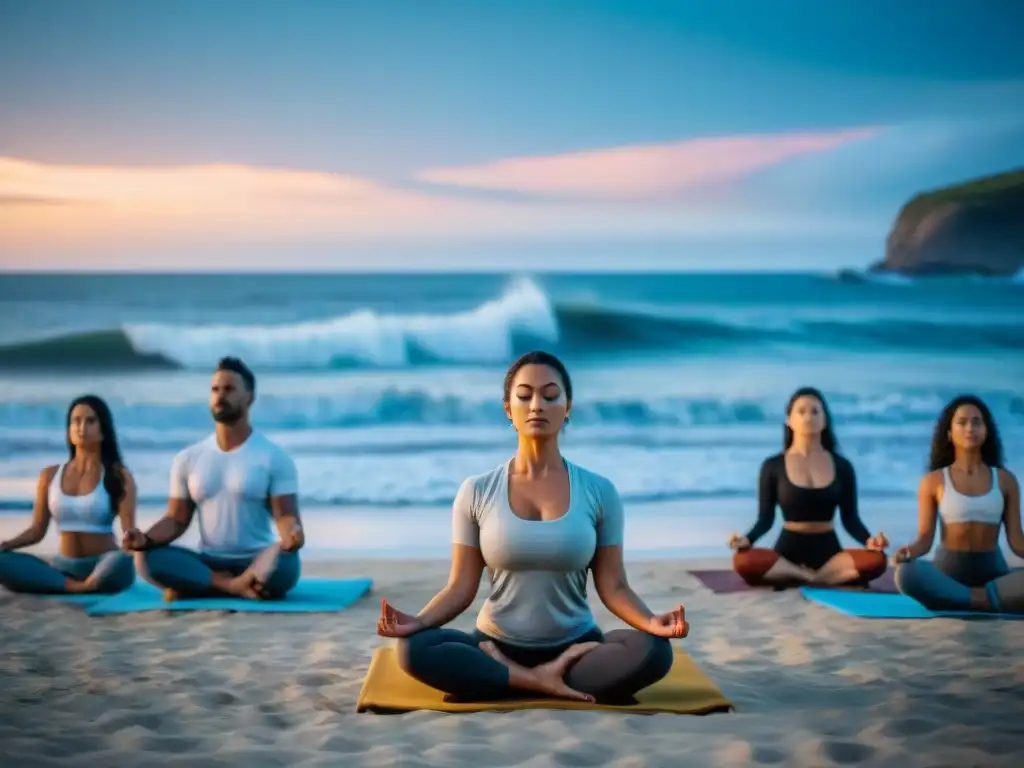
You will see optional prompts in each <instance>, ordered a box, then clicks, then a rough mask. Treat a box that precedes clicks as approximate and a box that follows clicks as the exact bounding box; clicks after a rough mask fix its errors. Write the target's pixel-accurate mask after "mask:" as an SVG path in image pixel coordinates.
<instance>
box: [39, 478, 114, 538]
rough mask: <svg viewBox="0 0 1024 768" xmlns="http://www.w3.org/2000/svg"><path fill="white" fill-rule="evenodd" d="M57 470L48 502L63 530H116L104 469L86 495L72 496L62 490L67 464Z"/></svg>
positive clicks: (83, 531) (75, 531)
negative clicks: (98, 479) (104, 482)
mask: <svg viewBox="0 0 1024 768" xmlns="http://www.w3.org/2000/svg"><path fill="white" fill-rule="evenodd" d="M66 466H67V465H66V464H62V465H61V468H60V469H58V470H57V471H56V472H55V473H54V474H53V480H52V481H50V491H49V493H48V495H47V502H48V504H49V506H50V515H51V516H52V517H53V520H54V522H56V523H57V529H58V530H59V531H61V532H62V533H110V532H111V531H112V530H113V524H114V512H113V510H111V508H110V494H108V493H107V489H106V488H104V487H103V472H102V470H101V472H100V481H99V482H98V483H97V484H96V487H95V488H93V489H92V491H90V492H89V493H87V494H85V495H83V496H68V495H67V494H66V493H64V491H63V490H61V480H62V479H63V477H64V467H66Z"/></svg>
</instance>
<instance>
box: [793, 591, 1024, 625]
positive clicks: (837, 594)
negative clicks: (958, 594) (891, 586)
mask: <svg viewBox="0 0 1024 768" xmlns="http://www.w3.org/2000/svg"><path fill="white" fill-rule="evenodd" d="M800 592H801V594H803V596H804V597H806V598H807V599H808V600H810V601H811V602H814V603H818V604H819V605H824V606H825V607H826V608H831V609H832V610H834V611H839V612H840V613H845V614H846V615H847V616H856V617H858V618H861V619H944V618H961V619H966V618H976V619H1005V620H1010V621H1012V620H1015V619H1016V620H1021V619H1024V615H1022V614H1015V613H988V612H985V611H930V610H928V609H927V608H925V607H924V606H923V605H921V604H920V603H919V602H917V601H916V600H914V599H913V598H910V597H907V596H906V595H888V594H881V593H878V592H846V591H843V590H838V589H818V588H815V587H801V588H800Z"/></svg>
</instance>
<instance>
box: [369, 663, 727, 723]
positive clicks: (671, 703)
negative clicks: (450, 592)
mask: <svg viewBox="0 0 1024 768" xmlns="http://www.w3.org/2000/svg"><path fill="white" fill-rule="evenodd" d="M636 698H637V703H636V704H630V705H627V706H611V705H608V704H588V703H587V702H583V701H563V700H560V699H544V698H540V699H526V698H523V699H513V700H508V701H483V702H449V701H445V695H444V693H442V692H441V691H439V690H437V689H436V688H431V687H430V686H429V685H424V684H423V683H421V682H419V681H418V680H414V679H413V678H411V677H409V676H408V675H407V674H405V672H403V671H402V670H401V668H400V667H399V666H398V659H397V658H396V656H395V649H394V648H378V649H377V650H376V651H374V653H373V658H372V659H371V660H370V668H369V669H368V670H367V672H366V679H365V680H364V681H363V688H362V690H361V691H360V692H359V701H358V702H357V703H356V711H357V712H374V713H377V714H384V713H397V712H411V711H413V710H418V709H428V710H433V711H435V712H498V711H509V710H515V709H594V710H604V711H609V712H626V713H633V714H646V715H653V714H657V713H659V712H665V713H674V714H677V715H705V714H708V713H710V712H728V711H730V710H732V709H733V706H732V702H730V701H729V700H728V699H727V698H725V696H724V695H723V694H722V692H721V690H719V688H718V686H717V685H715V684H714V683H713V682H711V679H710V678H709V677H708V676H707V675H705V674H704V672H703V671H701V669H700V667H698V666H697V665H696V664H695V663H694V661H693V659H691V658H690V657H689V656H688V655H687V654H686V653H685V652H684V651H681V650H677V651H676V653H675V662H674V663H673V664H672V669H671V671H670V672H669V673H668V675H667V676H665V677H664V678H663V679H661V680H659V681H658V682H657V683H655V684H654V685H652V686H650V687H648V688H644V689H643V690H642V691H640V692H639V693H638V694H637V695H636Z"/></svg>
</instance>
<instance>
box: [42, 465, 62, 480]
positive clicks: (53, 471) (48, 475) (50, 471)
mask: <svg viewBox="0 0 1024 768" xmlns="http://www.w3.org/2000/svg"><path fill="white" fill-rule="evenodd" d="M58 469H60V464H51V465H50V466H48V467H43V471H42V472H40V473H39V484H40V485H49V484H50V483H52V482H53V478H54V477H55V476H56V475H57V470H58Z"/></svg>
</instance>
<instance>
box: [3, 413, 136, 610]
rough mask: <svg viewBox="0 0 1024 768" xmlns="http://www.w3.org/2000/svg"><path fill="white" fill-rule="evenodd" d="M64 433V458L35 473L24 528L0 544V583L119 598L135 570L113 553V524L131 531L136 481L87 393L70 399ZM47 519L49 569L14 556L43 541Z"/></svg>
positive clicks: (108, 419)
mask: <svg viewBox="0 0 1024 768" xmlns="http://www.w3.org/2000/svg"><path fill="white" fill-rule="evenodd" d="M65 434H66V439H67V443H68V453H69V455H70V460H69V461H68V462H67V463H66V464H63V465H61V466H56V465H55V466H52V467H47V468H46V469H44V470H43V471H42V473H40V475H39V481H38V483H37V485H36V499H35V506H34V507H33V510H32V523H31V525H29V527H28V528H27V529H26V530H25V532H24V533H22V534H20V535H18V536H16V537H14V538H13V539H11V540H10V541H4V542H0V584H2V585H3V586H5V587H7V588H8V589H9V590H11V591H13V592H28V593H33V594H60V593H78V592H82V593H85V592H98V593H112V592H120V591H121V590H123V589H127V588H128V587H130V586H131V585H132V582H133V581H134V580H135V568H134V566H133V564H132V558H131V556H129V555H127V554H125V553H124V552H122V551H121V550H120V549H118V546H117V541H116V540H115V539H114V533H113V523H114V518H115V517H118V516H120V518H121V528H122V529H123V530H128V529H130V528H131V527H132V526H134V525H135V482H134V480H133V479H132V475H131V473H130V472H129V471H128V470H127V469H125V467H124V465H123V464H122V463H121V452H120V450H119V449H118V447H117V434H116V432H115V431H114V420H113V417H112V416H111V415H110V409H109V408H107V404H106V403H104V402H103V401H102V400H101V399H100V398H98V397H95V396H94V395H85V396H83V397H79V398H78V399H76V400H75V401H74V402H72V403H71V405H70V407H69V408H68V413H67V420H66V432H65ZM51 519H52V520H54V522H56V523H57V528H58V530H59V531H60V541H59V549H58V552H59V554H58V555H57V556H56V557H53V558H52V559H51V562H50V563H48V562H46V561H45V560H42V559H41V558H38V557H36V556H35V555H29V554H26V553H24V552H15V551H13V550H16V549H21V548H22V547H31V546H32V545H33V544H38V543H39V542H40V541H42V540H43V538H44V537H45V536H46V531H47V530H48V529H49V527H50V520H51Z"/></svg>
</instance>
